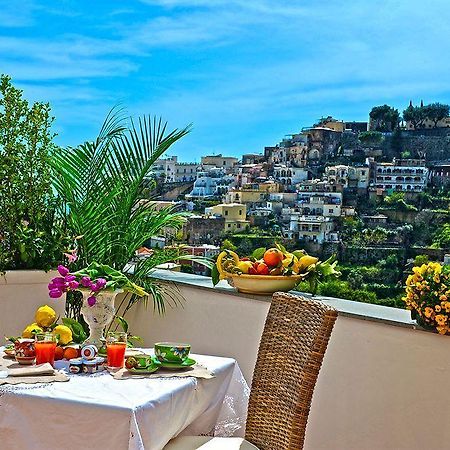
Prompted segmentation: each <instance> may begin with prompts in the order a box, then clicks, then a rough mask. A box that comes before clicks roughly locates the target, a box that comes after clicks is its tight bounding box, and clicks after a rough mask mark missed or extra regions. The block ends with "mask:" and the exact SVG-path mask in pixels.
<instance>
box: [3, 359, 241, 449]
mask: <svg viewBox="0 0 450 450" xmlns="http://www.w3.org/2000/svg"><path fill="white" fill-rule="evenodd" d="M193 357H194V358H195V359H196V360H197V361H198V362H199V363H200V364H203V365H205V366H206V367H207V368H208V369H210V370H212V371H213V372H214V374H215V378H212V379H209V380H204V379H195V378H192V377H189V378H170V379H133V380H114V379H113V378H112V377H111V375H109V374H108V373H106V372H103V373H98V374H94V375H71V376H70V381H69V382H66V383H52V384H47V385H18V386H9V387H8V386H3V387H0V448H1V449H2V450H10V449H11V450H18V449H28V450H30V449H46V450H53V449H55V450H56V449H61V448H64V449H67V450H72V449H73V450H80V448H87V449H97V448H98V449H102V448H104V449H109V450H113V449H117V450H126V449H129V450H142V449H145V450H160V449H162V448H163V447H164V445H165V444H166V443H167V442H168V441H169V440H170V439H171V438H173V437H175V436H177V435H178V434H190V435H198V434H207V433H211V431H213V432H214V434H215V435H216V436H243V434H244V427H245V418H246V410H247V401H248V395H249V389H248V386H247V384H246V382H245V380H244V378H243V376H242V373H241V371H240V369H239V367H238V365H237V363H236V361H235V360H234V359H230V358H221V357H214V356H201V355H193Z"/></svg>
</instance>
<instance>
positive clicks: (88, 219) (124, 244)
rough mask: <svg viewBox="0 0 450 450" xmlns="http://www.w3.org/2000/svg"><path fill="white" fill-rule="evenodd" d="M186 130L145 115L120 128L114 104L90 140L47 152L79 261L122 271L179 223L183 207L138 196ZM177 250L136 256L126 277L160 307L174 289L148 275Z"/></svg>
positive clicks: (171, 299)
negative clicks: (154, 167) (142, 248)
mask: <svg viewBox="0 0 450 450" xmlns="http://www.w3.org/2000/svg"><path fill="white" fill-rule="evenodd" d="M189 131H190V126H187V127H185V128H183V129H181V130H178V129H175V130H173V131H170V132H168V131H167V123H166V122H163V121H162V119H157V118H151V117H143V118H139V120H138V123H137V125H135V123H134V122H133V121H132V120H131V122H130V126H126V121H125V117H124V114H123V110H121V109H117V108H116V109H113V110H111V112H110V113H109V114H108V116H107V117H106V120H105V122H104V124H103V126H102V128H101V130H100V133H99V135H98V137H97V138H96V139H95V140H94V141H93V142H85V143H84V144H81V145H80V146H78V147H76V148H71V147H69V148H66V149H57V150H56V151H54V152H53V154H52V155H51V165H52V169H53V172H54V183H53V184H54V188H55V190H56V191H57V193H58V195H59V196H60V197H61V198H62V199H63V200H64V202H65V206H66V213H67V220H68V225H69V228H70V229H71V230H72V232H73V233H74V235H75V236H78V237H77V251H78V256H79V259H78V261H77V266H78V267H84V266H86V265H87V264H89V263H90V262H92V261H97V262H101V263H103V264H108V265H110V266H111V267H114V268H115V269H117V270H122V271H124V270H125V271H126V270H127V267H128V268H130V265H129V262H130V261H131V260H132V259H133V258H134V256H135V251H136V249H137V248H139V247H140V246H142V244H143V243H144V242H145V241H146V240H147V239H149V238H150V237H151V236H155V235H158V234H163V233H167V232H171V231H172V232H173V233H175V232H177V231H178V230H180V229H181V227H182V226H183V224H184V223H185V220H186V217H185V214H184V213H182V212H177V211H176V210H175V209H174V208H173V207H165V208H162V209H157V208H156V207H155V206H154V205H153V204H152V203H151V202H150V201H149V200H146V199H143V198H142V195H141V194H142V186H143V185H144V180H145V178H146V177H147V176H148V175H149V172H150V170H151V167H152V165H153V164H154V163H155V162H156V160H157V159H158V158H160V157H161V156H162V155H163V154H164V152H165V151H167V149H168V148H169V147H170V146H171V145H172V144H174V143H175V142H177V141H178V140H179V139H181V138H182V137H183V136H185V135H186V134H187V133H189ZM181 254H182V252H181V253H180V250H179V249H177V248H169V249H162V250H159V251H155V253H154V254H153V255H152V256H151V257H149V258H146V259H145V261H139V262H137V264H136V266H135V267H134V271H133V274H132V275H130V276H131V277H132V278H133V281H134V282H135V283H136V284H139V285H141V286H143V287H144V288H145V290H146V291H147V292H149V293H150V294H151V295H150V297H151V298H152V299H153V303H154V307H155V308H156V309H157V310H158V312H160V313H163V312H164V310H165V303H166V302H168V303H170V304H176V303H178V302H179V301H180V295H179V294H177V291H176V290H174V288H173V287H170V286H168V285H167V284H162V283H158V282H157V281H156V280H155V279H154V278H151V276H150V277H149V275H151V272H152V270H154V268H155V267H156V266H157V265H159V264H162V263H165V262H169V261H173V260H177V259H178V258H179V257H180V255H181ZM136 301H137V298H136V297H135V296H129V297H127V298H126V300H125V303H124V313H125V312H126V311H128V309H129V308H130V307H131V306H132V305H133V304H134V303H135V302H136ZM144 301H146V302H147V301H148V298H147V299H144ZM80 307H81V305H80V304H79V302H77V301H75V300H73V299H71V300H69V301H68V308H67V309H68V313H69V314H70V315H71V316H79V308H80ZM124 313H123V314H124ZM123 314H122V315H123ZM77 318H78V317H77Z"/></svg>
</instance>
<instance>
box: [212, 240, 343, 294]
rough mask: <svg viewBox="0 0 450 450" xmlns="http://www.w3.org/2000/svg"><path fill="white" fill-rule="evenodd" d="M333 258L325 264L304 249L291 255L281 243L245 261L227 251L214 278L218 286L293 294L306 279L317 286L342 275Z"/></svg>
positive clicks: (254, 253) (257, 292)
mask: <svg viewBox="0 0 450 450" xmlns="http://www.w3.org/2000/svg"><path fill="white" fill-rule="evenodd" d="M333 259H334V258H333ZM333 259H332V258H330V259H328V260H327V261H324V262H321V261H319V258H317V257H315V256H310V255H308V254H306V252H305V251H304V250H294V251H293V252H288V251H287V250H286V249H285V248H284V247H283V246H282V245H279V244H277V245H276V247H273V248H269V249H265V248H258V249H256V250H255V251H254V252H253V253H252V255H250V256H246V257H243V258H240V257H239V255H238V254H237V253H235V252H233V251H231V250H224V251H223V252H222V253H220V255H219V256H218V257H217V261H216V266H215V269H214V270H213V277H212V278H213V283H214V284H217V283H218V281H219V280H224V279H226V280H227V281H228V283H229V284H230V285H231V286H234V287H235V288H236V289H237V290H238V291H239V292H243V293H247V294H259V295H271V294H273V293H274V292H277V291H284V292H287V291H290V290H291V289H293V288H294V287H295V286H296V285H297V284H298V283H299V282H300V281H302V280H309V282H310V284H312V285H313V286H314V285H317V281H318V280H319V278H320V277H321V276H322V275H335V276H338V275H339V272H337V271H336V270H335V265H336V262H333Z"/></svg>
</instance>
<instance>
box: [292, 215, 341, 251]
mask: <svg viewBox="0 0 450 450" xmlns="http://www.w3.org/2000/svg"><path fill="white" fill-rule="evenodd" d="M333 230H334V222H333V220H332V219H331V218H329V217H323V216H304V215H302V214H300V213H294V214H292V215H291V219H290V223H289V229H288V230H285V232H284V234H285V236H286V237H288V238H289V239H298V240H303V241H306V242H315V243H317V244H322V243H324V242H337V241H338V234H337V233H335V232H333Z"/></svg>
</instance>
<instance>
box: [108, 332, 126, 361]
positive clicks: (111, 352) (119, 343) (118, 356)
mask: <svg viewBox="0 0 450 450" xmlns="http://www.w3.org/2000/svg"><path fill="white" fill-rule="evenodd" d="M126 348H127V333H123V332H120V333H112V332H111V333H108V336H107V337H106V356H107V359H108V362H107V364H108V369H112V370H117V369H121V368H122V367H123V366H124V362H125V350H126Z"/></svg>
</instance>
